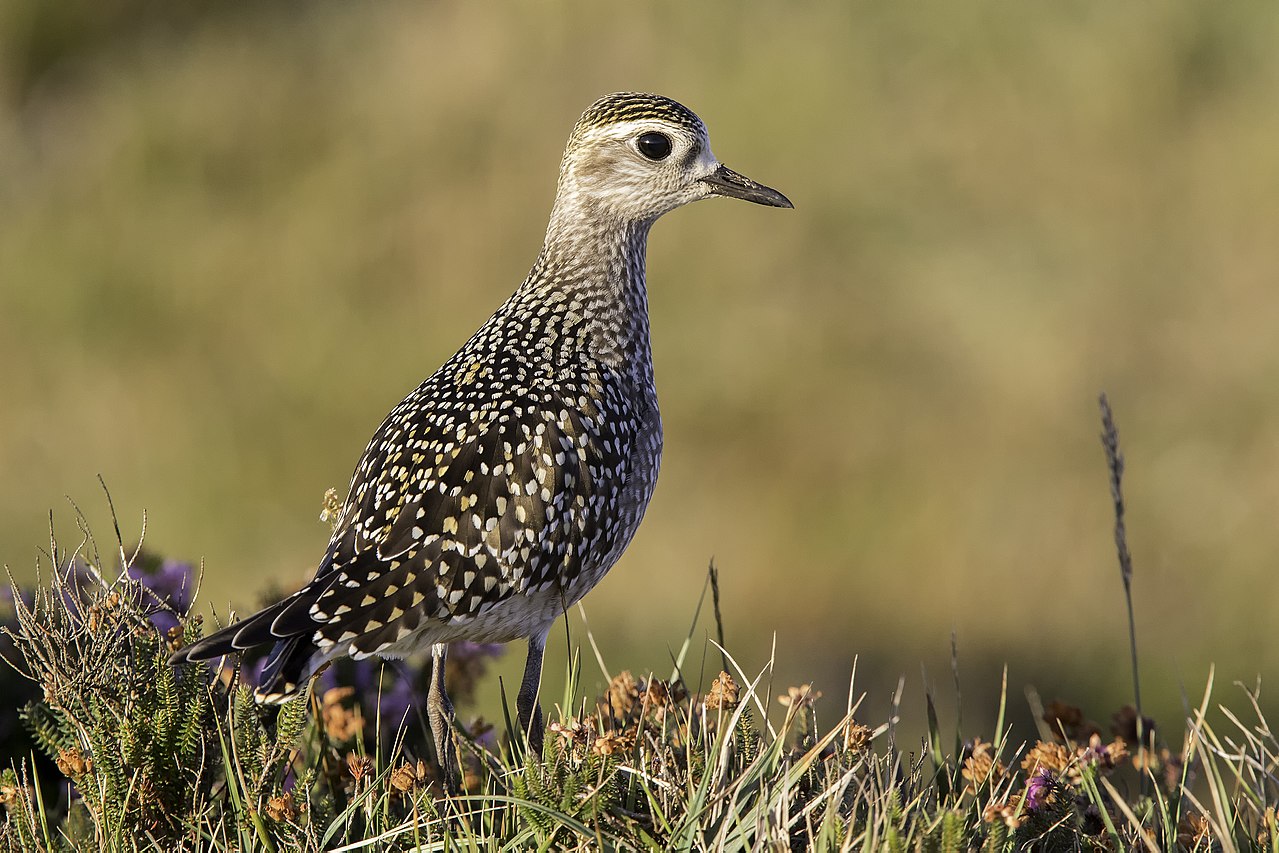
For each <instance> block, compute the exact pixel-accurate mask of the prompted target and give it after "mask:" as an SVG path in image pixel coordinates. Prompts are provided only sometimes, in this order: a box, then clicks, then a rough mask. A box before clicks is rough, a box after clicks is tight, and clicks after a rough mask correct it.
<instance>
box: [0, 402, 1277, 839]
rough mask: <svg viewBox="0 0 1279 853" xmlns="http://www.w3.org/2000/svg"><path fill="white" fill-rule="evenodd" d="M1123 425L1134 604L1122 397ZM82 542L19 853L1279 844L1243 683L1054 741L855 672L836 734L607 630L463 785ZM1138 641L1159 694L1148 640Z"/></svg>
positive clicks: (24, 671)
mask: <svg viewBox="0 0 1279 853" xmlns="http://www.w3.org/2000/svg"><path fill="white" fill-rule="evenodd" d="M1102 419H1103V434H1102V441H1103V445H1104V446H1105V448H1106V457H1107V463H1108V468H1109V471H1110V476H1111V488H1112V495H1113V497H1114V499H1115V518H1116V546H1117V550H1118V553H1119V555H1120V564H1121V578H1122V580H1123V582H1124V585H1125V588H1126V590H1127V588H1128V585H1129V583H1130V581H1131V578H1132V572H1133V568H1132V561H1131V558H1130V555H1129V554H1128V550H1127V542H1126V532H1125V528H1124V525H1123V516H1124V502H1123V497H1122V475H1123V457H1122V453H1121V451H1120V448H1119V439H1118V430H1117V428H1116V427H1115V425H1114V420H1113V415H1112V412H1111V410H1110V407H1109V404H1108V402H1107V401H1106V399H1105V397H1103V398H1102ZM82 529H83V531H84V533H85V538H84V540H83V542H82V543H81V544H80V546H79V547H78V548H77V549H75V551H74V552H72V553H69V554H68V553H65V552H63V551H62V550H61V549H60V548H59V545H58V542H57V540H56V538H54V539H52V541H51V545H50V550H49V552H48V558H49V559H48V563H49V565H48V566H47V567H46V570H45V573H46V574H47V575H48V578H47V580H45V581H44V582H43V583H42V585H41V586H40V587H39V588H38V589H37V590H36V591H35V593H34V594H33V595H29V596H26V597H24V596H22V595H20V594H18V595H15V596H14V599H13V609H14V614H13V618H12V620H11V621H10V622H9V624H8V627H7V628H6V634H7V636H8V640H9V643H10V644H9V645H8V646H7V647H6V659H7V660H8V661H9V662H10V664H11V665H12V666H13V668H14V669H15V670H16V671H17V672H19V673H20V674H21V675H23V676H24V677H26V678H27V679H29V680H30V681H32V682H34V683H35V684H36V685H37V686H38V688H39V690H38V695H37V697H35V698H33V699H31V700H30V701H29V702H27V704H26V706H25V707H24V708H23V711H22V715H23V718H24V722H25V724H26V727H27V729H28V730H29V731H30V732H31V734H32V736H33V737H34V740H35V743H36V744H37V746H38V750H39V751H40V752H41V753H43V755H44V757H45V758H46V759H50V760H52V762H53V766H54V767H56V771H54V772H55V773H56V774H57V776H58V777H59V778H58V780H57V781H56V782H54V781H53V780H51V779H49V778H47V777H46V775H42V774H49V773H50V769H49V762H48V761H47V760H46V761H44V762H43V763H41V762H38V761H37V760H36V759H37V756H36V755H35V754H32V755H30V756H28V757H26V758H22V759H20V760H18V761H16V762H15V763H14V765H13V766H12V767H10V768H9V769H7V770H5V771H4V772H3V777H2V778H0V801H2V802H3V803H4V806H5V809H6V819H5V822H4V824H3V826H2V827H0V844H3V845H4V848H5V849H9V850H41V851H50V853H52V851H62V850H67V851H71V850H77V851H78V850H107V851H133V850H191V851H197V850H198V851H227V850H268V851H320V850H326V851H358V850H370V851H372V850H377V851H394V850H507V849H521V850H524V849H536V850H552V849H553V850H562V849H581V850H596V849H618V850H671V849H679V850H694V849H695V850H756V849H768V850H775V849H804V850H809V849H812V850H918V851H962V850H983V851H985V850H990V851H1014V850H1061V851H1076V850H1116V849H1124V850H1133V849H1140V848H1144V849H1147V850H1151V851H1159V850H1170V849H1174V848H1176V849H1179V850H1205V851H1207V850H1222V851H1234V850H1269V851H1276V850H1279V828H1277V827H1276V812H1275V809H1276V800H1277V798H1279V779H1277V778H1276V775H1275V771H1276V768H1279V741H1276V739H1275V736H1274V734H1273V733H1272V731H1271V729H1270V726H1269V724H1268V723H1267V721H1266V719H1265V716H1264V714H1263V712H1262V709H1261V705H1260V702H1259V689H1253V690H1241V693H1242V708H1243V710H1242V711H1239V710H1237V709H1232V708H1230V707H1227V706H1224V705H1222V706H1218V707H1217V708H1216V709H1215V710H1216V712H1217V714H1219V715H1220V716H1221V717H1222V718H1224V720H1225V725H1219V724H1215V723H1213V722H1210V715H1211V712H1212V711H1213V710H1214V708H1213V704H1214V698H1213V697H1214V691H1215V685H1214V676H1213V675H1212V674H1211V673H1210V674H1209V677H1208V682H1207V685H1206V686H1205V689H1204V692H1203V695H1202V698H1201V700H1200V701H1199V703H1198V705H1197V707H1195V708H1193V709H1190V710H1189V712H1188V713H1187V715H1186V718H1185V720H1184V726H1182V727H1178V728H1179V729H1180V730H1179V731H1177V732H1176V736H1175V740H1170V739H1169V736H1168V735H1167V734H1166V733H1165V732H1164V730H1163V729H1157V728H1156V727H1155V724H1154V721H1153V720H1149V719H1147V718H1145V717H1143V716H1142V714H1141V712H1140V711H1139V710H1138V708H1136V707H1133V706H1126V707H1125V708H1122V709H1120V711H1119V712H1118V713H1116V714H1115V715H1114V716H1113V717H1112V719H1111V724H1110V726H1109V734H1108V735H1103V727H1102V726H1100V725H1098V724H1097V723H1095V722H1092V721H1091V720H1089V719H1088V718H1087V716H1086V715H1085V714H1084V712H1083V710H1082V709H1080V708H1077V707H1073V706H1071V705H1069V704H1067V703H1065V702H1062V701H1059V700H1054V701H1053V702H1051V703H1048V704H1047V705H1046V706H1045V705H1043V703H1042V702H1041V701H1040V700H1039V698H1038V696H1037V695H1035V694H1034V693H1033V692H1031V693H1030V694H1028V696H1029V699H1030V702H1031V705H1032V707H1033V708H1034V710H1035V716H1036V720H1037V723H1038V733H1037V734H1038V737H1037V738H1035V739H1033V740H1030V739H1025V738H1024V737H1022V736H1018V735H1015V734H1014V732H1013V730H1012V727H1011V726H1010V725H1009V724H1008V723H1007V719H1006V709H1007V705H1008V678H1007V671H1006V670H1005V672H1004V677H1003V680H1002V683H1001V684H1000V685H999V687H998V691H997V695H998V707H999V713H998V715H997V716H996V718H995V719H993V720H991V721H989V723H990V725H989V726H988V727H987V726H986V725H981V726H979V728H978V730H977V731H964V730H962V729H961V727H960V726H959V725H958V723H956V725H955V726H954V729H953V731H950V732H947V733H943V727H942V725H941V724H940V722H939V716H938V714H937V711H936V703H935V696H934V693H933V691H932V690H931V689H930V690H929V691H928V694H927V706H928V707H927V716H928V720H929V726H928V733H927V736H926V738H925V739H924V740H923V741H922V742H920V743H918V744H911V743H902V742H900V741H899V732H898V728H897V725H898V722H899V719H900V716H899V713H898V711H899V709H898V707H897V702H899V701H900V690H899V692H898V695H897V697H896V698H895V699H894V707H893V712H892V713H891V715H890V716H889V718H888V719H887V720H884V721H868V720H867V718H866V714H865V712H864V710H863V702H864V699H865V696H864V695H859V694H858V690H857V681H856V669H855V667H854V672H853V675H852V677H851V678H850V681H849V684H848V691H847V694H846V700H845V703H844V706H843V713H842V714H841V715H840V717H839V719H837V720H835V721H834V722H833V724H831V723H827V724H823V723H822V721H819V719H818V713H817V709H816V703H817V700H818V699H819V698H820V697H821V693H820V692H819V691H817V690H815V689H814V688H813V687H812V686H811V685H808V684H804V685H800V686H791V687H787V688H785V689H784V690H780V689H779V688H778V687H777V685H776V684H775V683H774V681H773V672H774V660H773V659H772V658H771V657H770V659H769V660H768V661H766V662H765V663H764V665H763V666H762V667H761V668H759V669H758V670H750V669H747V668H745V667H743V666H742V665H740V664H739V663H738V662H737V661H736V660H735V659H734V658H733V657H732V655H731V654H730V653H729V651H728V650H727V649H725V648H724V647H723V645H722V644H721V643H717V642H714V641H712V640H709V639H706V640H704V641H702V642H700V643H699V642H697V641H696V640H695V637H696V636H697V633H698V632H697V627H698V619H696V618H695V619H694V624H693V627H692V628H691V629H690V631H689V634H688V636H687V637H686V638H685V640H684V642H683V644H682V646H681V647H680V650H679V652H678V654H676V655H675V657H674V660H673V667H672V669H673V671H672V675H671V677H670V678H669V679H660V678H656V677H654V676H653V675H652V674H648V675H646V676H644V677H640V678H637V677H635V676H634V675H632V673H631V672H629V671H621V672H617V673H615V674H611V673H610V670H609V667H608V666H607V665H606V663H605V661H604V660H603V659H602V658H601V657H600V656H599V652H598V649H597V648H596V646H595V643H594V638H593V637H592V636H591V635H590V634H589V632H588V634H587V637H586V639H587V640H588V641H589V644H590V646H591V648H592V649H593V650H594V652H595V654H594V657H595V659H596V661H597V663H598V665H599V668H600V671H601V674H602V675H603V676H604V678H605V679H606V680H607V682H608V687H607V689H606V690H605V691H604V693H603V695H601V696H598V697H588V696H584V695H582V694H581V692H580V690H579V685H580V684H581V681H582V679H581V673H580V669H581V654H580V649H577V650H575V652H574V654H573V655H572V656H571V657H570V659H569V663H568V676H567V678H566V680H565V683H566V687H565V691H564V694H563V696H562V697H560V698H559V701H558V702H556V704H555V710H554V713H552V714H551V717H550V719H551V722H550V723H549V726H548V732H547V738H546V743H545V746H544V748H543V750H542V753H541V754H540V755H532V754H530V753H529V749H528V744H527V741H526V740H524V739H523V738H522V736H521V735H520V733H519V732H518V729H517V728H516V727H514V726H513V725H512V723H511V715H510V713H509V712H508V713H507V714H506V719H505V726H504V730H503V731H502V733H501V735H500V736H498V735H497V734H496V733H495V732H494V731H493V730H492V727H490V726H487V725H486V724H484V723H483V722H482V721H477V720H472V721H467V722H462V723H459V726H458V728H457V738H458V745H459V755H460V756H461V760H462V762H463V770H464V780H465V781H464V792H463V793H462V794H460V795H457V796H454V797H447V796H445V795H444V792H443V790H442V788H441V786H440V784H439V782H438V778H439V776H438V773H437V771H436V768H435V766H434V765H433V764H432V762H431V760H430V756H429V755H428V754H427V753H426V751H425V750H426V746H425V745H426V744H427V743H428V742H429V736H428V735H427V733H426V731H425V730H424V727H423V726H421V724H420V721H419V723H418V724H417V725H414V724H413V723H412V722H411V720H410V719H409V718H406V720H405V721H402V722H401V723H400V724H399V725H398V726H397V725H394V724H393V721H392V720H390V719H389V718H386V717H384V716H383V714H382V713H381V710H380V709H381V708H382V705H381V703H380V699H381V696H380V695H379V694H378V691H379V690H380V689H381V683H380V682H379V684H378V685H377V687H375V688H373V692H372V693H369V692H366V693H364V694H360V693H359V692H358V691H356V690H354V689H352V688H350V687H344V686H336V687H329V688H324V687H322V686H321V685H322V682H320V681H313V682H312V687H311V688H310V689H308V691H307V693H306V694H305V695H303V696H300V697H298V698H297V699H294V700H293V701H291V702H288V703H286V704H284V705H283V706H281V707H279V708H278V709H267V708H262V707H259V706H257V705H256V704H255V703H254V702H253V700H252V696H251V692H250V689H249V688H248V687H247V686H245V685H243V684H240V683H239V681H238V679H237V677H236V672H235V671H234V670H230V669H222V670H220V671H214V670H212V669H209V668H206V667H203V666H193V667H190V666H189V667H181V668H177V669H175V668H174V667H172V666H170V665H169V664H168V662H167V661H168V656H169V654H170V653H171V652H172V651H173V650H174V649H175V648H177V647H179V646H180V645H181V644H183V643H187V642H192V641H194V640H195V639H197V638H198V637H199V636H201V634H202V633H203V620H202V618H201V617H200V616H198V615H191V613H190V605H191V603H192V602H191V598H190V597H189V596H184V595H183V594H181V593H175V592H174V591H173V589H172V588H171V587H166V585H165V584H166V582H165V581H164V580H163V579H164V578H166V577H169V575H166V574H165V573H164V572H163V571H157V570H155V569H154V568H153V569H151V570H146V571H140V570H138V567H139V566H140V565H141V562H142V561H143V559H144V558H143V557H142V552H141V550H140V549H135V550H133V551H132V552H131V553H130V552H128V551H126V549H125V547H124V544H123V539H121V538H120V534H119V530H118V528H116V531H115V532H116V548H115V549H114V555H113V557H112V560H113V561H114V562H115V563H116V566H115V568H114V569H108V568H107V563H108V562H111V561H104V560H103V559H102V555H101V553H100V552H99V550H98V547H97V543H96V540H95V539H94V538H93V537H92V535H91V534H90V533H89V532H88V528H87V526H84V527H83V528H82ZM170 581H171V578H170ZM706 592H711V593H712V595H711V601H710V607H709V608H708V609H709V610H710V611H711V614H712V616H711V618H712V619H713V621H714V623H715V624H714V631H715V634H716V635H717V636H722V624H721V618H720V613H719V602H718V581H717V575H716V570H715V569H714V567H712V568H711V570H710V572H709V574H708V579H707V584H706V589H705V590H704V593H703V596H702V599H703V600H702V602H701V603H699V605H698V608H697V610H698V613H699V614H700V613H701V611H702V609H703V605H704V604H706V603H707V602H706ZM1126 598H1127V599H1128V600H1129V601H1131V596H1130V595H1126ZM1130 606H1131V605H1130ZM1133 624H1134V625H1135V623H1133ZM166 625H167V626H168V627H167V628H166V627H165V626H166ZM1131 640H1132V652H1133V654H1132V663H1133V675H1134V688H1136V684H1137V681H1136V676H1137V669H1136V667H1137V656H1136V636H1135V628H1134V633H1133V634H1132V635H1131ZM712 662H713V663H712ZM720 662H722V663H723V665H724V667H725V669H724V670H722V671H720V672H719V673H718V675H716V676H714V677H713V678H708V665H709V666H710V669H711V670H714V669H717V668H718V664H719V663H720ZM954 669H955V671H954V677H955V689H956V692H958V691H959V689H960V677H959V670H958V665H957V663H956V665H955V668H954ZM464 673H465V671H459V672H450V674H449V675H450V677H451V678H452V679H453V680H455V681H456V680H457V679H465V678H466V677H467V676H466V675H465V674H464ZM473 674H474V673H472V675H473ZM450 687H451V690H454V691H456V692H457V693H458V694H459V695H462V696H465V695H469V692H470V691H469V686H468V685H465V684H464V685H457V684H451V685H450ZM459 688H460V689H459ZM321 691H323V692H321ZM778 705H780V706H781V707H782V708H783V709H784V711H783V712H782V713H780V714H778V713H776V712H775V709H776V707H777V706H778ZM42 768H43V769H42Z"/></svg>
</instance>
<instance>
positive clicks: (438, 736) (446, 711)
mask: <svg viewBox="0 0 1279 853" xmlns="http://www.w3.org/2000/svg"><path fill="white" fill-rule="evenodd" d="M448 650H449V647H448V646H447V645H445V644H444V643H436V644H435V645H433V646H431V689H430V692H428V693H427V694H426V717H427V719H428V720H429V721H430V723H431V739H432V740H434V741H435V758H436V760H437V761H439V762H440V770H441V771H443V773H444V790H445V791H446V792H448V793H450V794H453V793H456V792H457V791H458V790H459V785H458V778H457V753H456V750H455V749H454V748H453V703H452V702H450V701H449V694H448V693H446V692H445V690H444V658H445V655H447V654H448Z"/></svg>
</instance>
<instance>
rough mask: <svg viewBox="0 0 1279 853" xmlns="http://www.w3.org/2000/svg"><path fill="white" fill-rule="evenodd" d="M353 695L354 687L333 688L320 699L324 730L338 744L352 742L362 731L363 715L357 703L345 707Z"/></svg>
mask: <svg viewBox="0 0 1279 853" xmlns="http://www.w3.org/2000/svg"><path fill="white" fill-rule="evenodd" d="M354 695H355V688H354V687H349V686H347V687H334V688H332V689H331V690H326V691H325V692H324V696H323V697H322V698H321V699H320V712H321V715H322V717H323V719H324V730H325V731H326V732H328V735H329V737H330V738H331V739H333V740H334V741H336V742H338V743H343V742H345V741H349V740H354V739H355V736H356V735H357V734H359V733H360V732H362V731H364V714H363V712H362V711H361V710H360V706H359V704H358V703H356V704H353V705H351V706H350V707H347V705H346V700H348V699H350V698H351V697H352V696H354Z"/></svg>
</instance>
